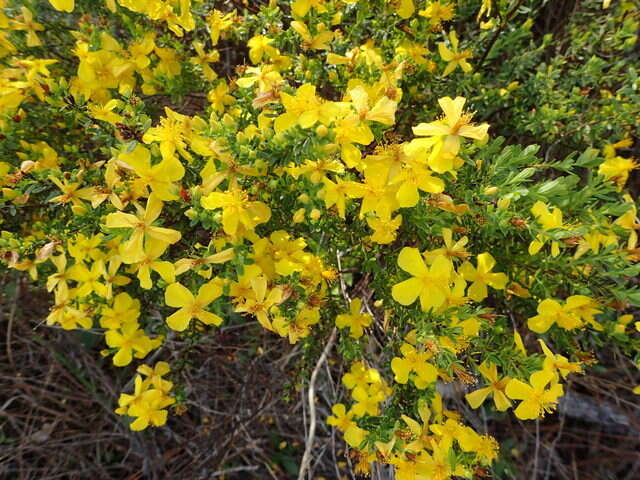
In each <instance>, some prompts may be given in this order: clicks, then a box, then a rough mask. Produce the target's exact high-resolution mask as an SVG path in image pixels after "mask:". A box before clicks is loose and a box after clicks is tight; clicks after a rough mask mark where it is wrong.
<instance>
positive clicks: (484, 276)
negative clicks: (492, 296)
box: [460, 253, 509, 302]
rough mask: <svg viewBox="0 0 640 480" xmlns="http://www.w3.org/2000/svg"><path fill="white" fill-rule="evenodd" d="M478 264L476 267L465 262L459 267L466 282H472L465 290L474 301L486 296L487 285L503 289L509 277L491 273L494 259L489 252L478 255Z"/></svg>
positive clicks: (494, 262)
mask: <svg viewBox="0 0 640 480" xmlns="http://www.w3.org/2000/svg"><path fill="white" fill-rule="evenodd" d="M477 261H478V266H477V267H476V268H474V267H473V265H472V264H471V263H469V262H465V263H463V264H462V266H461V267H460V273H461V274H462V276H463V278H464V279H465V280H466V281H468V282H473V283H472V284H471V286H470V287H469V290H468V291H467V295H468V296H469V297H470V298H471V299H472V300H475V301H476V302H479V301H481V300H484V299H485V298H487V295H488V292H487V285H489V286H490V287H493V288H495V289H496V290H504V287H505V285H506V284H507V281H508V280H509V278H508V277H507V276H506V275H505V274H504V273H492V272H491V269H492V268H493V267H494V266H495V264H496V261H495V260H494V258H493V257H492V256H491V254H489V253H481V254H480V255H478V259H477Z"/></svg>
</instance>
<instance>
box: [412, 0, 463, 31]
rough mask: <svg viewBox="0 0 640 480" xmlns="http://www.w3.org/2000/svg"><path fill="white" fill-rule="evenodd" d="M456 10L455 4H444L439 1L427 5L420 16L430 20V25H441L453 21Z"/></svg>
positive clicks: (419, 13) (420, 12)
mask: <svg viewBox="0 0 640 480" xmlns="http://www.w3.org/2000/svg"><path fill="white" fill-rule="evenodd" d="M455 8H456V5H455V3H442V2H439V1H435V2H429V3H427V8H425V9H424V10H420V11H419V12H418V15H420V16H421V17H425V18H428V19H429V24H431V25H434V26H435V25H439V24H440V23H441V22H446V21H448V20H451V19H452V18H453V15H454V10H455Z"/></svg>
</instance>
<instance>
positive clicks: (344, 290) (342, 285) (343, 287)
mask: <svg viewBox="0 0 640 480" xmlns="http://www.w3.org/2000/svg"><path fill="white" fill-rule="evenodd" d="M341 256H342V252H340V251H337V252H336V260H337V262H338V277H339V278H340V291H341V292H342V296H343V297H344V299H345V300H346V302H347V303H348V304H349V303H351V299H350V298H349V294H348V293H347V285H346V284H345V283H344V278H343V277H342V273H341V272H342V264H341V262H340V257H341Z"/></svg>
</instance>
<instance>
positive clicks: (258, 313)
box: [235, 275, 282, 331]
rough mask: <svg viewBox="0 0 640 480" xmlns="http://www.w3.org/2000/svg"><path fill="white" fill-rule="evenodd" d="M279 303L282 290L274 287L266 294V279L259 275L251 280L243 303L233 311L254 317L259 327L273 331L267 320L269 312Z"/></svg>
mask: <svg viewBox="0 0 640 480" xmlns="http://www.w3.org/2000/svg"><path fill="white" fill-rule="evenodd" d="M281 301H282V289H281V288H279V287H274V288H272V289H271V291H269V293H268V294H267V279H266V277H264V276H263V275H261V276H259V277H255V278H252V279H251V292H250V293H249V295H248V296H247V297H245V299H244V302H243V303H240V304H239V305H237V306H236V308H235V311H236V312H244V313H251V314H253V315H255V317H256V318H257V319H258V322H260V325H262V326H263V327H264V328H266V329H267V330H271V331H273V325H272V324H271V320H269V310H270V309H271V308H272V307H274V306H275V305H278V304H279V303H280V302H281Z"/></svg>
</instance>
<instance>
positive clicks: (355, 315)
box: [336, 298, 373, 338]
mask: <svg viewBox="0 0 640 480" xmlns="http://www.w3.org/2000/svg"><path fill="white" fill-rule="evenodd" d="M361 309H362V300H361V299H359V298H354V299H353V300H351V305H350V306H349V311H350V313H348V314H347V313H343V314H341V315H338V316H337V317H336V325H337V326H338V328H346V327H349V335H350V336H351V337H353V338H360V337H361V336H362V334H363V328H364V327H368V326H369V325H371V322H372V321H373V318H371V315H369V314H368V313H363V314H361V313H360V310H361Z"/></svg>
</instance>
